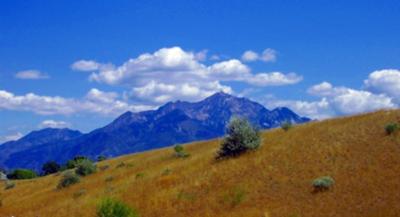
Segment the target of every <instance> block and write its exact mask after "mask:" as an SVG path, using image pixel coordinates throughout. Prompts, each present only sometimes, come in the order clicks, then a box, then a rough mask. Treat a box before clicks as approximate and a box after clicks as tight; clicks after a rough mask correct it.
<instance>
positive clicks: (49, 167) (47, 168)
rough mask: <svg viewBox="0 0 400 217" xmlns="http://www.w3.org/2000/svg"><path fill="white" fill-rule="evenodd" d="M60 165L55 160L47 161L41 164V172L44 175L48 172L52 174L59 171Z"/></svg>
mask: <svg viewBox="0 0 400 217" xmlns="http://www.w3.org/2000/svg"><path fill="white" fill-rule="evenodd" d="M60 169H61V166H60V165H59V164H58V163H57V162H55V161H47V162H46V163H45V164H43V166H42V174H43V175H44V176H45V175H49V174H53V173H56V172H58V171H60Z"/></svg>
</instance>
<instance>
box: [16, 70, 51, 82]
mask: <svg viewBox="0 0 400 217" xmlns="http://www.w3.org/2000/svg"><path fill="white" fill-rule="evenodd" d="M15 77H16V78H18V79H26V80H39V79H48V78H49V76H48V75H47V74H45V73H43V72H41V71H39V70H25V71H20V72H17V73H16V74H15Z"/></svg>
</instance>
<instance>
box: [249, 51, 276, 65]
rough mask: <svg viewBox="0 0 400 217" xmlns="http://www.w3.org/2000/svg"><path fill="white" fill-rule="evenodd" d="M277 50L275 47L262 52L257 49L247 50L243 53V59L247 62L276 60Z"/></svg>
mask: <svg viewBox="0 0 400 217" xmlns="http://www.w3.org/2000/svg"><path fill="white" fill-rule="evenodd" d="M276 54H277V52H276V51H275V50H274V49H271V48H267V49H265V50H264V51H263V52H262V53H261V54H258V53H257V52H255V51H252V50H247V51H245V52H244V53H243V54H242V60H243V61H245V62H253V61H257V60H259V61H263V62H275V61H276Z"/></svg>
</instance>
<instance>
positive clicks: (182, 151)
mask: <svg viewBox="0 0 400 217" xmlns="http://www.w3.org/2000/svg"><path fill="white" fill-rule="evenodd" d="M174 151H175V156H177V157H181V158H186V157H189V156H190V155H189V154H188V153H186V151H185V149H184V148H183V146H182V145H175V146H174Z"/></svg>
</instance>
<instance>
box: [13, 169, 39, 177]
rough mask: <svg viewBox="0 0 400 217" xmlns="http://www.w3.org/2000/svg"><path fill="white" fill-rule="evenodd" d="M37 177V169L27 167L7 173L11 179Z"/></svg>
mask: <svg viewBox="0 0 400 217" xmlns="http://www.w3.org/2000/svg"><path fill="white" fill-rule="evenodd" d="M36 177H37V174H36V173H35V171H33V170H27V169H16V170H14V171H12V172H11V173H10V174H8V175H7V178H9V179H33V178H36Z"/></svg>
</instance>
